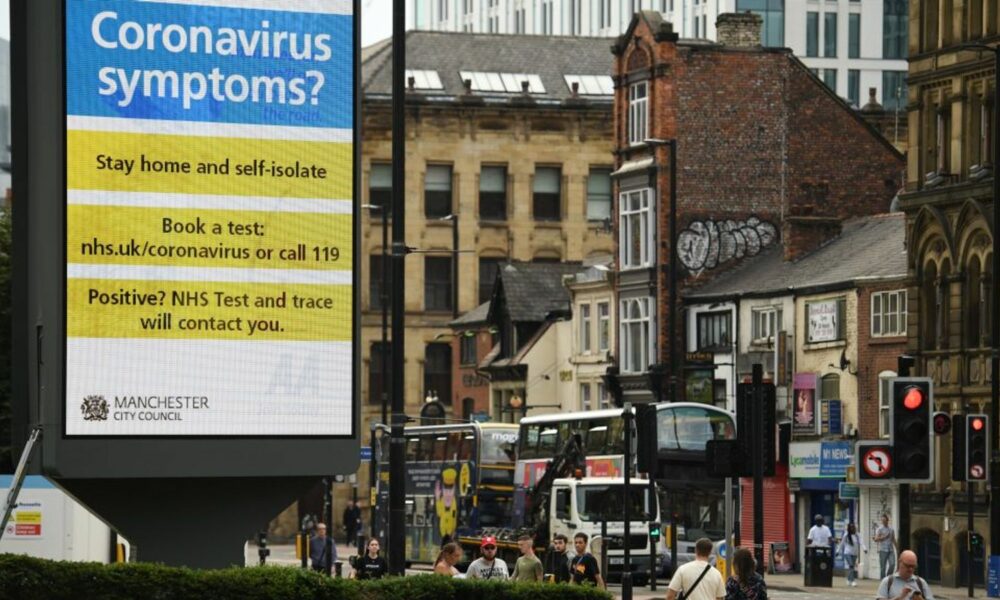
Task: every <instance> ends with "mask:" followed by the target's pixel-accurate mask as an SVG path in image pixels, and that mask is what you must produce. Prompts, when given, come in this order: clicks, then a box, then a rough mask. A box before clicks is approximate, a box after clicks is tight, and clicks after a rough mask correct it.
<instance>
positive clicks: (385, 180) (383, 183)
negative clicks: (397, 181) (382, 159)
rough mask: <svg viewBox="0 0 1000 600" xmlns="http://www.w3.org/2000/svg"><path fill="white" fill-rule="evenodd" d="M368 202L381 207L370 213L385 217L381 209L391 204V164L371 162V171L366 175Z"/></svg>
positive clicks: (384, 209)
mask: <svg viewBox="0 0 1000 600" xmlns="http://www.w3.org/2000/svg"><path fill="white" fill-rule="evenodd" d="M368 203H369V204H372V205H374V206H380V207H382V208H381V209H379V210H376V211H373V213H372V214H374V215H377V216H379V217H385V216H388V215H383V211H386V210H388V208H389V207H390V206H391V204H392V165H389V164H386V163H372V172H371V174H370V175H368Z"/></svg>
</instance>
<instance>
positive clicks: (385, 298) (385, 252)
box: [361, 204, 390, 423]
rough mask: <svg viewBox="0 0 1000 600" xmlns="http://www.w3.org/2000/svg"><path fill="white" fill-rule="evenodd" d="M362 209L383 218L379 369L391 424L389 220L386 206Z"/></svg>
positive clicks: (385, 412)
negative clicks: (388, 382)
mask: <svg viewBox="0 0 1000 600" xmlns="http://www.w3.org/2000/svg"><path fill="white" fill-rule="evenodd" d="M361 207H362V208H367V209H368V210H370V211H373V212H374V211H378V213H379V214H380V215H381V216H382V273H381V276H382V285H381V286H380V289H379V303H380V304H381V307H382V345H381V346H380V347H379V353H378V354H379V358H378V360H379V368H380V369H381V374H382V384H381V386H380V387H381V388H382V398H381V400H382V423H388V422H389V416H388V415H389V397H388V395H387V394H386V386H385V370H386V369H385V368H386V367H387V366H388V364H387V363H388V361H387V360H386V352H388V351H389V272H390V269H389V222H388V221H389V219H388V216H389V215H387V214H386V206H385V205H384V204H362V205H361Z"/></svg>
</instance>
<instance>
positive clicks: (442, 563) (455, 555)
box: [434, 542, 462, 577]
mask: <svg viewBox="0 0 1000 600" xmlns="http://www.w3.org/2000/svg"><path fill="white" fill-rule="evenodd" d="M461 560H462V547H461V546H459V545H458V544H456V543H455V542H448V543H447V544H445V545H444V546H442V547H441V552H438V555H437V558H436V559H434V574H435V575H447V576H448V577H454V576H456V575H458V569H456V568H455V565H457V564H458V563H459V561H461Z"/></svg>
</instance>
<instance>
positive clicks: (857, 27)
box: [847, 13, 861, 58]
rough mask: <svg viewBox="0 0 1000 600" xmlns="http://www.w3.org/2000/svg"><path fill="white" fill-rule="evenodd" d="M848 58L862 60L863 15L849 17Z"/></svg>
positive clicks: (853, 14)
mask: <svg viewBox="0 0 1000 600" xmlns="http://www.w3.org/2000/svg"><path fill="white" fill-rule="evenodd" d="M847 58H861V13H851V14H849V15H847Z"/></svg>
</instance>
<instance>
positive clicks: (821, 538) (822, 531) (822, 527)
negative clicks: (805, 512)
mask: <svg viewBox="0 0 1000 600" xmlns="http://www.w3.org/2000/svg"><path fill="white" fill-rule="evenodd" d="M813 522H815V523H816V524H815V525H813V526H812V527H810V528H809V534H808V535H806V546H814V547H822V548H829V547H830V540H832V539H833V533H831V532H830V528H829V527H827V526H826V523H825V522H824V521H823V515H819V514H818V515H816V516H815V517H813Z"/></svg>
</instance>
